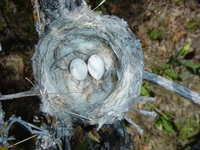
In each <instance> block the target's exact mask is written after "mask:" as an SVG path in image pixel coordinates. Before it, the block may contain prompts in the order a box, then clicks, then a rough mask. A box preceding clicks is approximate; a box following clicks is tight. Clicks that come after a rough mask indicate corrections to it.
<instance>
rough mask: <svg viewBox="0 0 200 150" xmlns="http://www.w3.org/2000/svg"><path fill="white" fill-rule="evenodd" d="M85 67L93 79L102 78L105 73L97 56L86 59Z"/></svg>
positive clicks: (100, 59) (101, 60) (102, 64)
mask: <svg viewBox="0 0 200 150" xmlns="http://www.w3.org/2000/svg"><path fill="white" fill-rule="evenodd" d="M87 65H88V71H89V73H90V75H91V76H92V77H93V78H94V79H96V80H99V79H101V78H102V76H103V74H104V72H105V66H104V62H103V59H102V58H100V57H99V56H97V55H92V56H90V58H89V59H88V64H87Z"/></svg>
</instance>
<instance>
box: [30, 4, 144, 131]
mask: <svg viewBox="0 0 200 150" xmlns="http://www.w3.org/2000/svg"><path fill="white" fill-rule="evenodd" d="M94 54H95V55H98V56H99V57H100V58H101V59H102V60H103V62H104V65H105V72H104V74H103V77H102V78H101V79H100V80H95V79H94V78H93V77H92V76H91V75H87V77H86V79H84V80H83V81H79V80H77V79H75V78H74V77H73V75H72V74H71V73H70V69H69V68H70V67H69V66H70V63H71V61H72V60H73V59H76V58H80V59H82V60H84V61H85V62H86V63H87V62H88V59H89V57H90V56H91V55H94ZM143 67H144V63H143V53H142V48H141V44H140V42H139V40H137V39H136V38H135V36H134V35H133V34H132V32H131V31H130V29H129V28H128V26H127V24H126V22H125V21H123V20H122V19H119V18H117V17H114V16H101V15H100V14H98V13H95V12H93V11H91V10H90V9H89V8H88V7H84V8H82V9H81V10H77V11H74V12H72V13H70V14H68V15H67V16H61V17H59V18H58V19H57V20H55V21H54V22H52V23H51V24H50V25H49V26H48V29H47V30H46V32H45V33H44V34H43V36H42V37H41V39H40V41H39V43H38V44H37V46H36V52H35V55H34V57H33V68H34V75H35V79H36V82H37V83H36V84H37V85H38V87H39V89H40V92H41V99H42V104H41V110H42V111H43V112H45V113H48V114H50V115H52V116H55V117H58V118H59V119H61V120H63V121H66V122H68V123H69V122H73V121H77V120H78V121H82V122H83V123H86V124H98V125H99V127H101V126H102V125H103V124H104V123H113V122H114V121H115V120H121V119H122V118H123V117H124V113H125V112H127V111H128V110H129V109H130V107H132V105H133V103H134V102H135V100H136V99H137V98H138V97H139V94H140V88H141V84H142V76H143Z"/></svg>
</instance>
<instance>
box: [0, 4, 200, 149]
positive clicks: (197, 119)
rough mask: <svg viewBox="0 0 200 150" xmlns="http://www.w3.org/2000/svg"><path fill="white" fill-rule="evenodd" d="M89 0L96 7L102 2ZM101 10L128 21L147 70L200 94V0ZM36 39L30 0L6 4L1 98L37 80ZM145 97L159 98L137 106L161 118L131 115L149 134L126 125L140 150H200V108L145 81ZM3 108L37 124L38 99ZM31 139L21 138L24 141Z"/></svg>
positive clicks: (1, 9) (1, 23)
mask: <svg viewBox="0 0 200 150" xmlns="http://www.w3.org/2000/svg"><path fill="white" fill-rule="evenodd" d="M87 2H88V3H89V4H90V5H91V7H92V8H95V7H96V6H97V5H98V4H99V3H100V2H101V1H99V0H98V1H95V0H87ZM96 11H100V12H101V13H102V14H103V15H104V14H108V15H115V16H118V17H120V18H122V19H124V20H125V21H127V23H128V26H129V28H130V29H131V30H132V32H133V33H134V34H135V36H136V37H137V39H139V40H140V42H141V44H142V48H143V51H144V61H145V69H146V70H148V71H151V72H154V73H156V74H159V75H161V76H164V77H166V78H169V79H171V80H173V81H174V82H178V83H180V84H182V85H184V86H186V87H188V88H190V89H192V90H194V91H196V92H198V93H200V84H199V83H200V78H199V76H200V1H198V0H132V1H131V0H113V1H106V2H105V3H104V4H102V5H101V6H100V7H99V8H98V9H97V10H96ZM37 41H38V37H37V33H36V31H35V26H34V19H33V15H32V6H31V3H30V1H26V0H24V1H20V0H15V1H14V0H10V1H4V0H3V1H1V2H0V44H1V46H0V48H1V49H2V50H1V51H0V69H1V74H0V91H1V93H2V94H9V93H16V92H21V91H26V90H29V89H30V88H31V86H32V85H31V84H30V83H29V82H28V81H27V80H26V79H25V77H27V78H28V79H29V80H30V81H34V77H33V74H32V66H31V57H32V56H33V54H34V45H35V44H37ZM141 94H142V95H144V96H150V97H157V101H156V103H147V104H138V105H136V107H137V108H139V109H144V110H151V111H152V110H154V111H156V112H157V113H158V117H157V118H156V119H154V118H150V117H147V116H143V115H140V114H138V113H135V112H129V113H128V114H127V115H128V116H129V117H130V118H132V119H133V120H134V121H135V122H136V123H137V124H138V125H139V126H141V128H142V129H143V130H144V134H143V135H140V134H139V133H138V132H137V131H136V130H135V129H134V128H133V127H132V126H128V127H127V129H128V131H129V133H130V134H131V135H132V138H133V140H134V142H135V149H137V150H161V149H162V150H176V149H177V150H181V149H184V150H187V149H193V150H200V109H199V108H200V106H198V105H196V104H194V103H192V102H190V101H189V100H187V99H185V98H183V97H180V96H178V95H176V94H174V93H172V92H169V91H167V90H165V89H163V88H161V87H158V86H155V85H153V84H151V83H148V82H144V84H143V87H142V91H141ZM2 105H3V109H4V111H5V112H6V118H7V119H8V118H9V117H10V116H11V115H12V114H16V116H21V117H22V118H23V119H24V120H26V121H29V122H32V117H33V115H34V114H35V113H36V112H39V110H38V108H39V100H38V99H37V98H23V99H20V100H18V101H7V102H3V103H2ZM24 112H26V113H24ZM13 132H17V131H16V127H13ZM15 134H16V135H17V133H15ZM18 134H19V133H18ZM28 136H30V135H24V136H23V135H22V136H20V137H19V140H20V139H21V140H22V139H24V138H26V137H28ZM27 145H28V144H27Z"/></svg>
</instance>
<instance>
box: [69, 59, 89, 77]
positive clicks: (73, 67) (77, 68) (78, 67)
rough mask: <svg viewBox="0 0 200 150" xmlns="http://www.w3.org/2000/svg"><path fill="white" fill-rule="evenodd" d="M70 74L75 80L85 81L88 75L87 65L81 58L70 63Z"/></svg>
mask: <svg viewBox="0 0 200 150" xmlns="http://www.w3.org/2000/svg"><path fill="white" fill-rule="evenodd" d="M70 73H71V74H72V76H73V77H74V78H75V79H77V80H80V81H82V80H84V79H85V78H86V76H87V73H88V70H87V65H86V63H85V62H84V61H83V60H82V59H80V58H77V59H74V60H72V61H71V63H70Z"/></svg>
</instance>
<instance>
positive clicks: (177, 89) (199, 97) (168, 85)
mask: <svg viewBox="0 0 200 150" xmlns="http://www.w3.org/2000/svg"><path fill="white" fill-rule="evenodd" d="M143 79H144V80H146V81H149V82H152V83H154V84H156V85H158V86H161V87H163V88H165V89H167V90H170V91H172V92H174V93H176V94H178V95H181V96H183V97H185V98H187V99H189V100H191V101H193V102H194V103H196V104H199V105H200V94H199V93H197V92H195V91H193V90H190V89H189V88H187V87H184V86H182V85H180V84H178V83H175V82H173V81H171V80H168V79H166V78H164V77H161V76H159V75H156V74H154V73H151V72H148V71H146V70H145V71H144V74H143Z"/></svg>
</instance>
